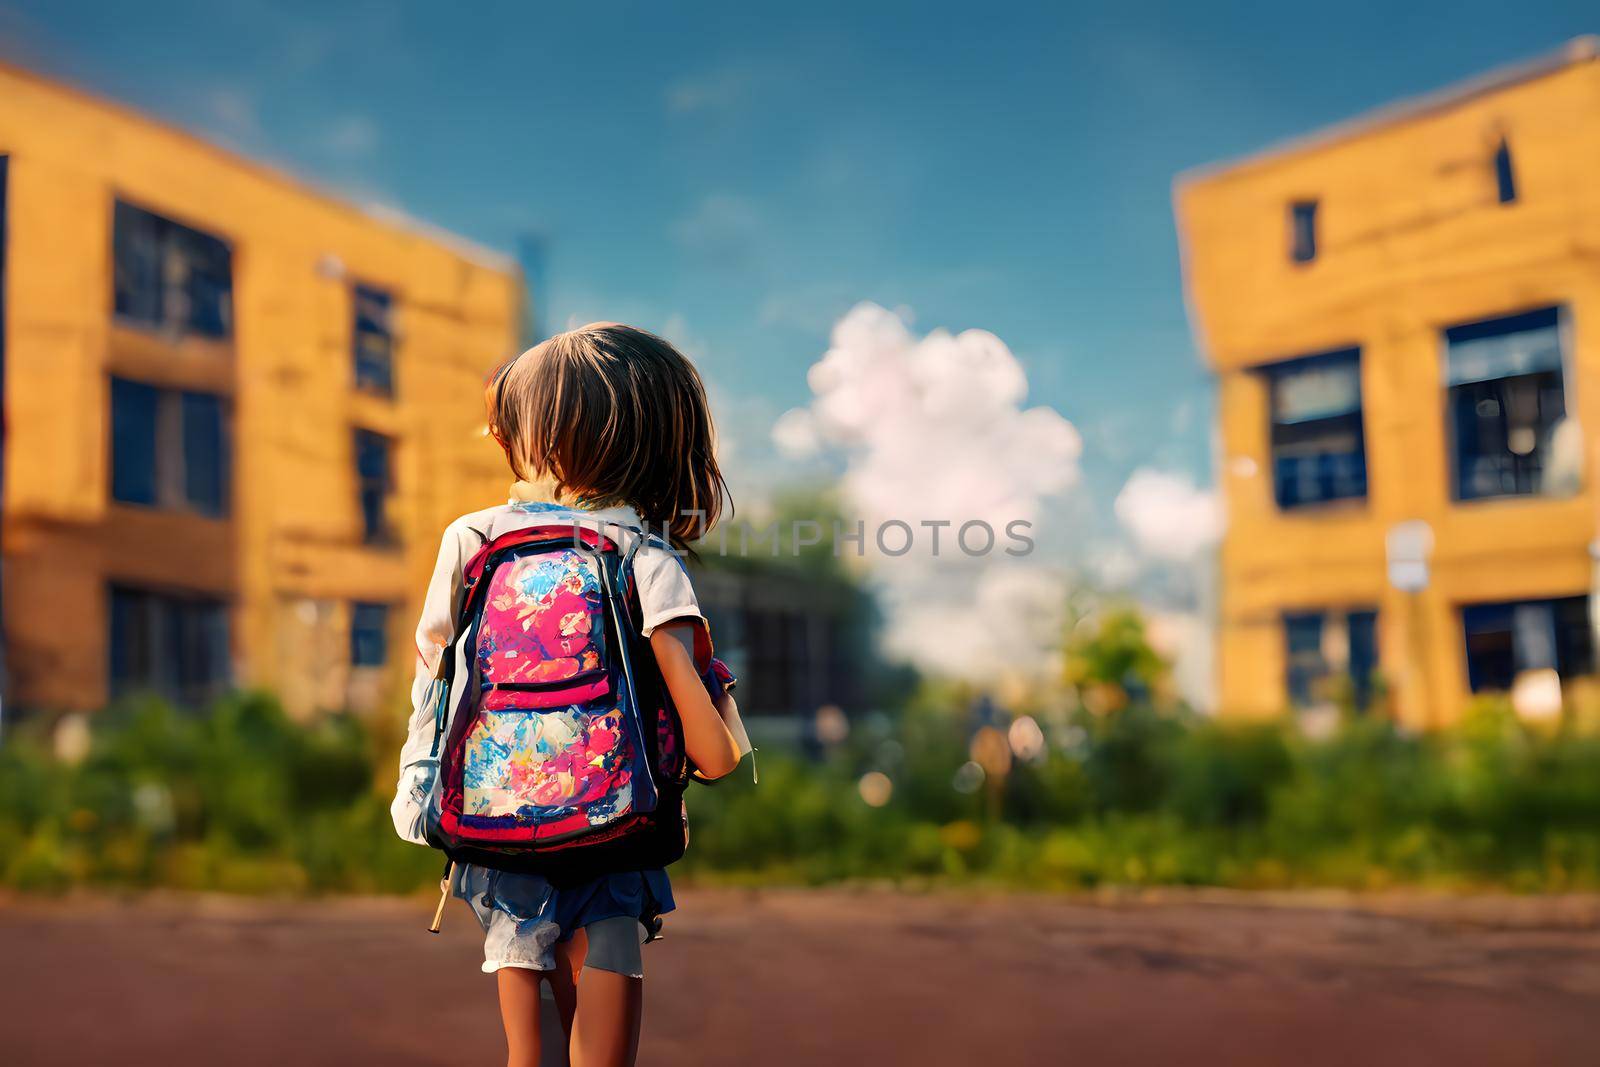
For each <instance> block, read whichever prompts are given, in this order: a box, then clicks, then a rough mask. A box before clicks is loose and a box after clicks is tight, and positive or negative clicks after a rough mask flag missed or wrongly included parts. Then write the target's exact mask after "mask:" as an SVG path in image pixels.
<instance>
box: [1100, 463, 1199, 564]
mask: <svg viewBox="0 0 1600 1067" xmlns="http://www.w3.org/2000/svg"><path fill="white" fill-rule="evenodd" d="M1115 510H1116V514H1117V519H1118V521H1120V522H1121V523H1122V525H1123V526H1124V527H1125V528H1126V529H1127V531H1128V533H1129V534H1130V535H1132V537H1133V540H1134V544H1136V545H1137V546H1138V547H1139V549H1140V550H1141V551H1142V552H1144V553H1145V554H1147V555H1149V556H1153V557H1155V558H1156V559H1161V560H1167V561H1170V562H1177V563H1181V562H1188V561H1191V560H1194V559H1195V558H1196V557H1198V556H1199V555H1200V553H1202V552H1203V551H1205V550H1206V549H1207V548H1210V547H1211V546H1212V545H1214V544H1216V542H1217V540H1218V538H1220V537H1221V536H1222V530H1223V526H1224V517H1223V512H1222V502H1221V501H1220V500H1219V499H1218V497H1217V495H1216V493H1214V492H1212V491H1210V490H1206V489H1200V488H1197V487H1196V486H1195V484H1194V482H1192V481H1190V480H1189V479H1187V478H1185V477H1183V476H1182V475H1178V474H1172V473H1169V472H1167V471H1159V470H1155V469H1153V468H1150V467H1141V468H1139V469H1138V470H1136V471H1134V472H1133V475H1132V476H1131V477H1130V478H1129V479H1128V481H1127V483H1126V484H1125V485H1123V487H1122V491H1121V492H1120V493H1118V494H1117V500H1116V504H1115Z"/></svg>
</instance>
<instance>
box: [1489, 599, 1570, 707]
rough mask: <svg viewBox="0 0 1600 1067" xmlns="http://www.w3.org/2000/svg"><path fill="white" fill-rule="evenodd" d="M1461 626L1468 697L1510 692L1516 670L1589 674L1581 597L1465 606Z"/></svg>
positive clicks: (1565, 674)
mask: <svg viewBox="0 0 1600 1067" xmlns="http://www.w3.org/2000/svg"><path fill="white" fill-rule="evenodd" d="M1461 625H1462V630H1463V632H1464V635H1465V638H1466V646H1467V683H1468V685H1469V686H1470V687H1471V689H1472V691H1473V692H1480V691H1482V690H1506V689H1510V688H1511V686H1512V683H1513V682H1515V681H1516V677H1517V674H1518V673H1520V672H1521V671H1528V670H1546V669H1550V668H1554V669H1555V670H1556V672H1557V673H1559V674H1560V675H1561V677H1562V678H1572V677H1576V676H1579V675H1584V674H1589V673H1591V672H1592V671H1593V670H1594V640H1593V636H1592V632H1591V630H1590V625H1589V598H1588V597H1586V596H1575V597H1562V598H1560V599H1557V600H1523V601H1515V602H1508V603H1500V604H1469V605H1467V606H1466V607H1463V608H1462V609H1461Z"/></svg>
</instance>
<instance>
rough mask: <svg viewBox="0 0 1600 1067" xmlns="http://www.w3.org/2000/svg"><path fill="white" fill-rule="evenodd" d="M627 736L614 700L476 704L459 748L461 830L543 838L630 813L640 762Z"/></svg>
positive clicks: (509, 692) (514, 694)
mask: <svg viewBox="0 0 1600 1067" xmlns="http://www.w3.org/2000/svg"><path fill="white" fill-rule="evenodd" d="M494 692H495V693H500V694H504V697H503V698H502V699H508V698H512V697H517V696H525V695H533V694H521V693H517V692H515V691H513V690H495V691H494ZM486 695H487V694H486ZM628 733H629V732H628V730H627V729H626V724H625V723H624V721H623V714H622V711H621V709H620V708H618V707H617V706H616V705H615V703H613V702H611V701H597V702H592V703H587V704H569V705H566V706H564V707H556V708H526V707H498V708H493V707H483V708H480V709H479V711H478V713H477V715H476V717H475V721H474V722H473V724H472V726H471V728H470V729H469V730H468V732H467V736H466V739H465V744H464V746H463V751H462V787H463V788H462V813H461V814H462V824H463V828H464V829H466V830H468V832H469V833H470V831H471V830H474V829H476V830H480V831H482V830H507V829H520V830H524V831H526V830H529V829H532V830H533V837H534V838H535V839H545V838H548V837H552V836H555V835H558V834H565V833H567V832H570V831H572V830H578V829H586V828H592V827H596V826H605V825H607V824H608V823H610V822H613V821H614V820H616V819H618V818H621V817H622V816H624V815H627V814H629V813H631V812H632V810H633V802H634V784H635V775H636V774H637V773H638V771H639V767H638V763H639V759H638V752H637V750H636V746H635V744H634V742H633V739H632V738H631V737H629V736H628Z"/></svg>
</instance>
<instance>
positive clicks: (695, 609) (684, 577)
mask: <svg viewBox="0 0 1600 1067" xmlns="http://www.w3.org/2000/svg"><path fill="white" fill-rule="evenodd" d="M633 578H634V582H635V583H636V584H637V585H638V588H639V612H640V616H641V620H642V621H641V626H640V630H641V631H642V632H643V633H644V635H645V636H646V637H649V636H650V634H651V632H652V631H654V630H655V628H656V627H658V626H660V625H662V624H663V623H668V622H671V621H672V620H673V619H694V620H696V621H698V622H699V623H700V624H701V626H702V627H704V626H705V621H706V620H705V616H704V615H703V614H702V613H701V611H700V600H699V598H697V597H696V596H695V595H694V583H693V582H691V581H690V580H689V571H688V569H687V568H685V567H684V565H683V560H682V559H680V558H678V557H677V556H675V555H674V554H673V553H671V552H669V551H668V550H667V549H664V548H661V547H659V546H657V545H654V544H646V545H644V546H643V547H641V548H640V549H639V551H638V552H637V553H636V554H635V555H634V557H633Z"/></svg>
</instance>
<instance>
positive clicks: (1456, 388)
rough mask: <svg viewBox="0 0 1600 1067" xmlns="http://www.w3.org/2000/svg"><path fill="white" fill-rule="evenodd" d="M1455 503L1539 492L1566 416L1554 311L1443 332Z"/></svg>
mask: <svg viewBox="0 0 1600 1067" xmlns="http://www.w3.org/2000/svg"><path fill="white" fill-rule="evenodd" d="M1445 341H1446V345H1447V359H1448V373H1449V381H1450V417H1451V424H1452V431H1453V433H1454V442H1455V455H1454V460H1455V463H1454V467H1455V470H1454V475H1455V478H1454V486H1453V489H1454V492H1455V496H1456V499H1458V500H1477V499H1481V498H1483V497H1494V496H1525V495H1530V494H1535V493H1539V492H1542V491H1543V490H1544V477H1545V473H1546V468H1547V466H1548V464H1549V458H1550V453H1551V445H1552V436H1553V434H1554V432H1555V430H1556V428H1557V427H1558V426H1559V424H1560V423H1561V421H1562V419H1563V418H1565V416H1566V393H1565V382H1564V378H1563V373H1562V353H1561V334H1560V329H1559V313H1558V311H1557V309H1555V308H1545V309H1542V310H1539V311H1533V312H1527V313H1525V314H1521V315H1513V316H1509V317H1507V318H1501V319H1491V320H1489V321H1486V322H1477V323H1469V324H1466V325H1463V326H1456V327H1452V328H1451V329H1448V330H1446V331H1445Z"/></svg>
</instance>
